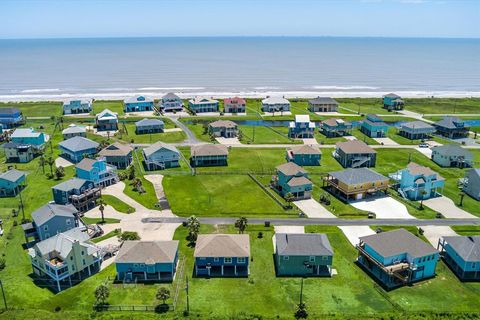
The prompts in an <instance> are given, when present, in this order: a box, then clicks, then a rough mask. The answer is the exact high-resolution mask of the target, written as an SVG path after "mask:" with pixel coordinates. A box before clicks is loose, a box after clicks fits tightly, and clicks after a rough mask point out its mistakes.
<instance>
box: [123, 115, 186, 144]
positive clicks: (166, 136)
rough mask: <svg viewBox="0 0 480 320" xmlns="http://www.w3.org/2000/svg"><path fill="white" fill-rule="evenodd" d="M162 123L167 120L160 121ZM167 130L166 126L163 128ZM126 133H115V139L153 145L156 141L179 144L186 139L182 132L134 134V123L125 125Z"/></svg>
mask: <svg viewBox="0 0 480 320" xmlns="http://www.w3.org/2000/svg"><path fill="white" fill-rule="evenodd" d="M162 120H163V121H165V120H168V119H162ZM165 127H166V128H168V126H165ZM125 128H126V132H125V133H117V136H116V138H117V139H119V140H123V141H126V142H130V143H155V142H157V141H163V142H166V143H173V142H181V141H183V140H185V139H186V138H187V135H186V134H185V132H183V131H174V132H162V133H152V134H136V133H135V123H134V122H128V123H125Z"/></svg>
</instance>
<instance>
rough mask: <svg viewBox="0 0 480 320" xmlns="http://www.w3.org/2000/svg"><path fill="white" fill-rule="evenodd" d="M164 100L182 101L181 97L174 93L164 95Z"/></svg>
mask: <svg viewBox="0 0 480 320" xmlns="http://www.w3.org/2000/svg"><path fill="white" fill-rule="evenodd" d="M163 99H168V100H177V99H180V97H179V96H177V95H176V94H175V93H173V92H169V93H167V94H166V95H164V96H163V97H162V100H163Z"/></svg>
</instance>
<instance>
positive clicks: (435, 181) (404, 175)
mask: <svg viewBox="0 0 480 320" xmlns="http://www.w3.org/2000/svg"><path fill="white" fill-rule="evenodd" d="M390 178H392V179H393V180H395V182H396V188H397V191H398V193H400V195H401V196H402V197H404V198H407V199H410V200H421V199H423V200H426V199H430V198H433V197H436V196H439V195H440V192H441V191H443V188H444V186H445V179H444V178H443V177H442V176H440V175H439V174H438V173H436V172H435V171H433V170H432V169H430V168H429V167H424V166H421V165H419V164H416V163H414V162H410V163H409V164H408V165H407V167H406V168H405V169H402V170H399V171H398V172H396V173H394V174H392V175H390Z"/></svg>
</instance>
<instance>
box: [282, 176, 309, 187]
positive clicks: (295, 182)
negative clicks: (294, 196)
mask: <svg viewBox="0 0 480 320" xmlns="http://www.w3.org/2000/svg"><path fill="white" fill-rule="evenodd" d="M287 184H288V185H289V186H290V187H297V186H303V185H306V184H312V181H310V180H308V179H307V178H305V177H303V176H302V177H293V178H292V179H290V180H288V182H287Z"/></svg>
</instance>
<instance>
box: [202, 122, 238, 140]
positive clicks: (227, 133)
mask: <svg viewBox="0 0 480 320" xmlns="http://www.w3.org/2000/svg"><path fill="white" fill-rule="evenodd" d="M208 132H209V133H210V134H211V135H213V136H214V137H224V138H234V137H236V136H237V135H238V127H237V124H236V123H235V122H233V121H230V120H217V121H214V122H211V123H209V124H208Z"/></svg>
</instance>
